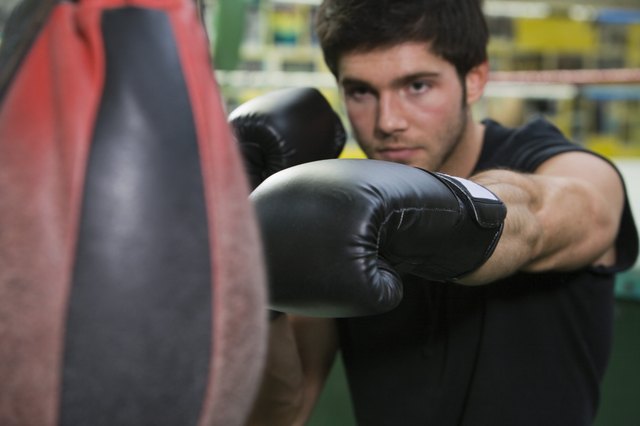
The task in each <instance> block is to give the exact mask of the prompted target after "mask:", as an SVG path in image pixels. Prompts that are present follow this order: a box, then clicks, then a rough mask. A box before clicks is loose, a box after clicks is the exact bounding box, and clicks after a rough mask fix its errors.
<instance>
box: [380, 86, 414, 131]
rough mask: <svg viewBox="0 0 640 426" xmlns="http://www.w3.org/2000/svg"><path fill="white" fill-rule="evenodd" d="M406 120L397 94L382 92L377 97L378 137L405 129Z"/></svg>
mask: <svg viewBox="0 0 640 426" xmlns="http://www.w3.org/2000/svg"><path fill="white" fill-rule="evenodd" d="M406 128H407V120H406V118H405V116H404V108H403V105H402V102H401V101H400V99H398V95H397V94H393V93H389V94H387V93H382V94H380V95H379V98H378V111H377V120H376V133H377V135H378V136H379V137H382V138H386V137H389V136H392V135H394V134H396V133H398V132H401V131H403V130H406Z"/></svg>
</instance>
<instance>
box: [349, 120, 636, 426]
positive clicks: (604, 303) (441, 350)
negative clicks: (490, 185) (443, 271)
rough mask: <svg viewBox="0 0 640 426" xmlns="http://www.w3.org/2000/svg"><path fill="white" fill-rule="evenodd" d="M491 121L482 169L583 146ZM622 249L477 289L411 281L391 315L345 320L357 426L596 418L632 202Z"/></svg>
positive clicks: (632, 245) (536, 161) (527, 166)
mask: <svg viewBox="0 0 640 426" xmlns="http://www.w3.org/2000/svg"><path fill="white" fill-rule="evenodd" d="M484 124H485V125H486V132H485V140H484V144H483V149H482V153H481V156H480V159H479V161H478V164H477V167H476V172H479V171H482V170H486V169H493V168H508V169H511V170H516V171H520V172H533V171H535V169H536V168H537V167H538V166H539V165H540V164H541V163H543V162H544V161H545V160H547V159H549V158H550V157H552V156H554V155H558V154H561V153H563V152H569V151H577V150H581V151H583V150H584V149H583V148H581V147H580V146H578V145H575V144H572V143H570V142H569V141H568V140H567V139H566V138H565V137H564V136H562V134H561V133H560V132H559V131H558V130H557V129H556V128H555V127H554V126H553V125H551V124H550V123H549V122H547V121H545V120H543V119H537V120H534V121H532V122H530V123H528V124H526V125H524V126H522V127H520V128H517V129H508V128H505V127H502V126H500V125H499V124H497V123H496V122H494V121H491V120H485V121H484ZM594 155H595V154H594ZM585 232H588V230H585ZM616 248H617V253H618V257H617V263H616V265H615V266H614V267H613V268H591V267H589V268H585V269H582V270H578V271H573V272H566V273H540V274H526V273H518V274H516V275H513V276H511V277H509V278H507V279H503V280H501V281H498V282H495V283H492V284H490V285H485V286H479V287H466V286H462V285H457V284H452V283H436V282H429V281H425V280H423V279H420V278H416V277H411V276H407V277H404V278H403V281H404V298H403V301H402V302H401V304H400V306H398V307H397V308H396V309H394V310H393V311H391V312H388V313H385V314H382V315H376V316H370V317H363V318H350V319H340V320H338V329H339V334H340V344H341V350H342V355H343V359H344V363H345V368H346V371H347V378H348V382H349V387H350V390H351V395H352V400H353V405H354V411H355V415H356V418H357V421H358V424H359V425H362V426H376V425H385V426H396V425H399V426H413V425H429V426H453V425H456V426H457V425H464V426H528V425H531V426H540V425H563V426H572V425H576V426H578V425H580V426H586V425H590V424H591V423H592V421H593V419H594V417H595V413H596V408H597V405H598V399H599V385H600V382H601V380H602V377H603V375H604V371H605V368H606V365H607V362H608V359H609V353H610V349H611V339H612V336H611V335H612V314H613V300H614V299H613V285H614V279H615V273H616V272H618V271H621V270H624V269H627V268H629V267H631V266H632V265H633V263H634V261H635V259H636V257H637V254H638V236H637V231H636V228H635V225H634V222H633V218H632V216H631V211H630V208H629V203H628V201H626V200H625V207H624V213H623V218H622V224H621V228H620V231H619V234H618V237H617V240H616Z"/></svg>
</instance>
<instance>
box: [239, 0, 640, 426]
mask: <svg viewBox="0 0 640 426" xmlns="http://www.w3.org/2000/svg"><path fill="white" fill-rule="evenodd" d="M317 32H318V36H319V40H320V43H321V46H322V49H323V52H324V56H325V60H326V62H327V64H328V66H329V68H330V69H331V71H332V72H333V74H334V75H335V77H336V80H337V83H338V85H339V88H340V91H341V93H342V95H343V98H344V102H345V105H346V109H347V113H348V117H349V121H350V123H351V126H352V129H353V133H354V136H355V138H356V140H357V141H358V143H359V145H360V146H361V148H362V150H363V151H364V152H365V153H366V155H367V156H368V157H369V158H371V159H376V160H384V161H391V162H395V163H401V164H406V165H410V166H415V167H419V168H423V169H426V170H429V171H432V172H440V173H446V174H448V175H453V176H458V177H462V178H467V179H470V180H472V181H474V182H476V183H479V184H481V185H483V186H485V187H486V188H487V189H489V190H490V191H492V192H493V193H494V194H495V195H497V197H498V198H499V199H501V200H502V201H503V202H504V204H505V206H506V207H507V212H508V213H507V217H506V220H505V222H504V230H503V232H502V236H501V238H500V240H499V242H498V244H497V246H496V247H495V250H494V251H493V254H492V255H491V256H490V257H489V258H488V260H487V261H486V262H485V263H484V264H483V265H482V266H481V267H479V268H478V269H476V270H475V271H473V272H472V273H470V274H467V275H465V276H463V277H462V278H461V279H459V280H458V281H457V282H456V283H452V282H431V281H427V280H425V279H422V278H417V277H415V276H412V275H406V276H404V277H403V284H404V295H403V298H402V301H401V303H400V305H399V306H398V307H397V308H395V309H393V310H391V311H390V312H387V313H383V314H380V315H372V316H364V317H358V318H342V319H337V320H332V319H321V318H308V317H301V316H293V315H289V316H280V317H278V318H276V319H275V320H274V321H273V322H272V331H271V333H272V336H271V337H272V342H271V343H272V345H271V346H272V352H271V356H270V358H269V360H268V364H269V368H268V370H267V374H266V376H265V382H264V386H263V390H262V396H261V398H260V399H259V401H258V404H257V405H256V409H255V412H254V416H253V418H254V419H255V420H253V421H252V424H296V425H298V424H300V425H301V424H304V422H305V421H306V419H307V418H308V416H309V414H310V412H311V410H312V408H313V404H314V402H315V400H316V398H317V396H318V395H319V393H320V392H321V389H322V385H323V383H324V380H325V378H326V375H327V373H328V372H329V370H330V367H331V364H332V361H333V359H334V356H335V354H336V351H337V350H338V348H340V350H341V351H342V354H343V357H344V361H345V367H346V371H347V376H348V381H349V387H350V390H351V393H352V400H353V403H354V410H355V415H356V418H357V420H358V424H362V425H367V426H369V425H437V426H449V425H492V426H495V425H517V426H523V425H541V424H557V425H565V426H566V425H589V424H591V422H592V421H593V419H594V417H595V414H596V409H597V405H598V398H599V393H598V392H599V383H600V381H601V379H602V377H603V374H604V371H605V368H606V364H607V360H608V355H609V351H610V347H611V325H612V305H613V281H614V274H615V272H617V271H619V270H622V269H625V268H628V267H630V266H631V265H632V264H633V262H634V261H635V258H636V256H637V233H636V230H635V226H634V224H633V219H632V218H631V215H630V212H629V206H628V202H627V200H626V195H625V189H624V185H623V182H622V179H621V177H620V175H619V173H618V172H617V171H616V169H615V167H614V166H613V165H612V164H611V163H609V162H608V161H606V160H605V159H603V158H601V157H599V156H597V155H594V154H593V153H590V152H588V151H586V150H584V149H582V148H580V147H579V146H577V145H574V144H571V143H570V142H569V141H567V140H566V138H565V137H564V136H562V135H561V133H560V132H559V131H558V130H557V129H556V128H555V127H553V126H552V125H551V124H550V123H548V122H547V121H545V120H543V119H538V120H534V121H532V122H530V123H527V124H525V125H523V126H522V127H520V128H518V129H508V128H505V127H502V126H501V125H500V124H498V123H496V122H494V121H492V120H484V121H481V122H476V121H474V119H473V117H472V113H471V106H472V105H473V104H474V103H475V102H476V101H478V100H479V99H480V98H481V96H482V93H483V90H484V87H485V84H486V82H487V79H488V72H489V66H488V63H487V57H486V45H487V40H488V31H487V27H486V23H485V20H484V17H483V15H482V10H481V4H480V3H479V1H478V0H455V1H453V0H414V1H406V0H405V1H392V0H387V1H379V2H370V1H366V0H325V1H324V2H323V3H322V5H321V6H320V8H319V11H318V21H317ZM273 285H275V286H277V285H278V283H273Z"/></svg>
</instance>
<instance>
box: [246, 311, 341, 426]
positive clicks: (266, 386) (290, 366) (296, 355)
mask: <svg viewBox="0 0 640 426" xmlns="http://www.w3.org/2000/svg"><path fill="white" fill-rule="evenodd" d="M336 351H337V337H336V333H335V325H334V323H333V320H328V319H318V318H306V317H295V316H291V315H280V316H279V317H277V318H275V319H274V320H272V321H271V327H270V335H269V347H268V354H267V362H266V366H265V371H264V374H263V382H262V385H261V387H260V390H259V393H258V397H257V399H256V402H255V404H254V407H253V410H252V413H251V416H250V418H249V421H248V422H247V425H248V426H262V425H265V426H267V425H288V426H303V425H304V424H305V423H306V421H307V420H308V418H309V416H310V414H311V412H312V410H313V407H314V406H315V402H316V400H317V399H318V396H319V395H320V392H321V391H322V388H323V385H324V383H325V380H326V377H327V375H328V373H329V371H330V369H331V366H332V364H333V359H334V357H335V353H336Z"/></svg>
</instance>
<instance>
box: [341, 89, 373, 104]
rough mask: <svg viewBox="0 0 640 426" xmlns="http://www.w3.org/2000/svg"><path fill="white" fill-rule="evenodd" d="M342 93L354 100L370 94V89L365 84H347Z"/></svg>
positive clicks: (362, 98) (359, 99)
mask: <svg viewBox="0 0 640 426" xmlns="http://www.w3.org/2000/svg"><path fill="white" fill-rule="evenodd" d="M344 93H345V95H346V97H347V98H350V99H353V100H355V101H361V100H364V99H365V98H366V97H367V96H369V95H371V94H372V92H371V89H369V88H368V87H367V86H349V87H346V88H345V90H344Z"/></svg>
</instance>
